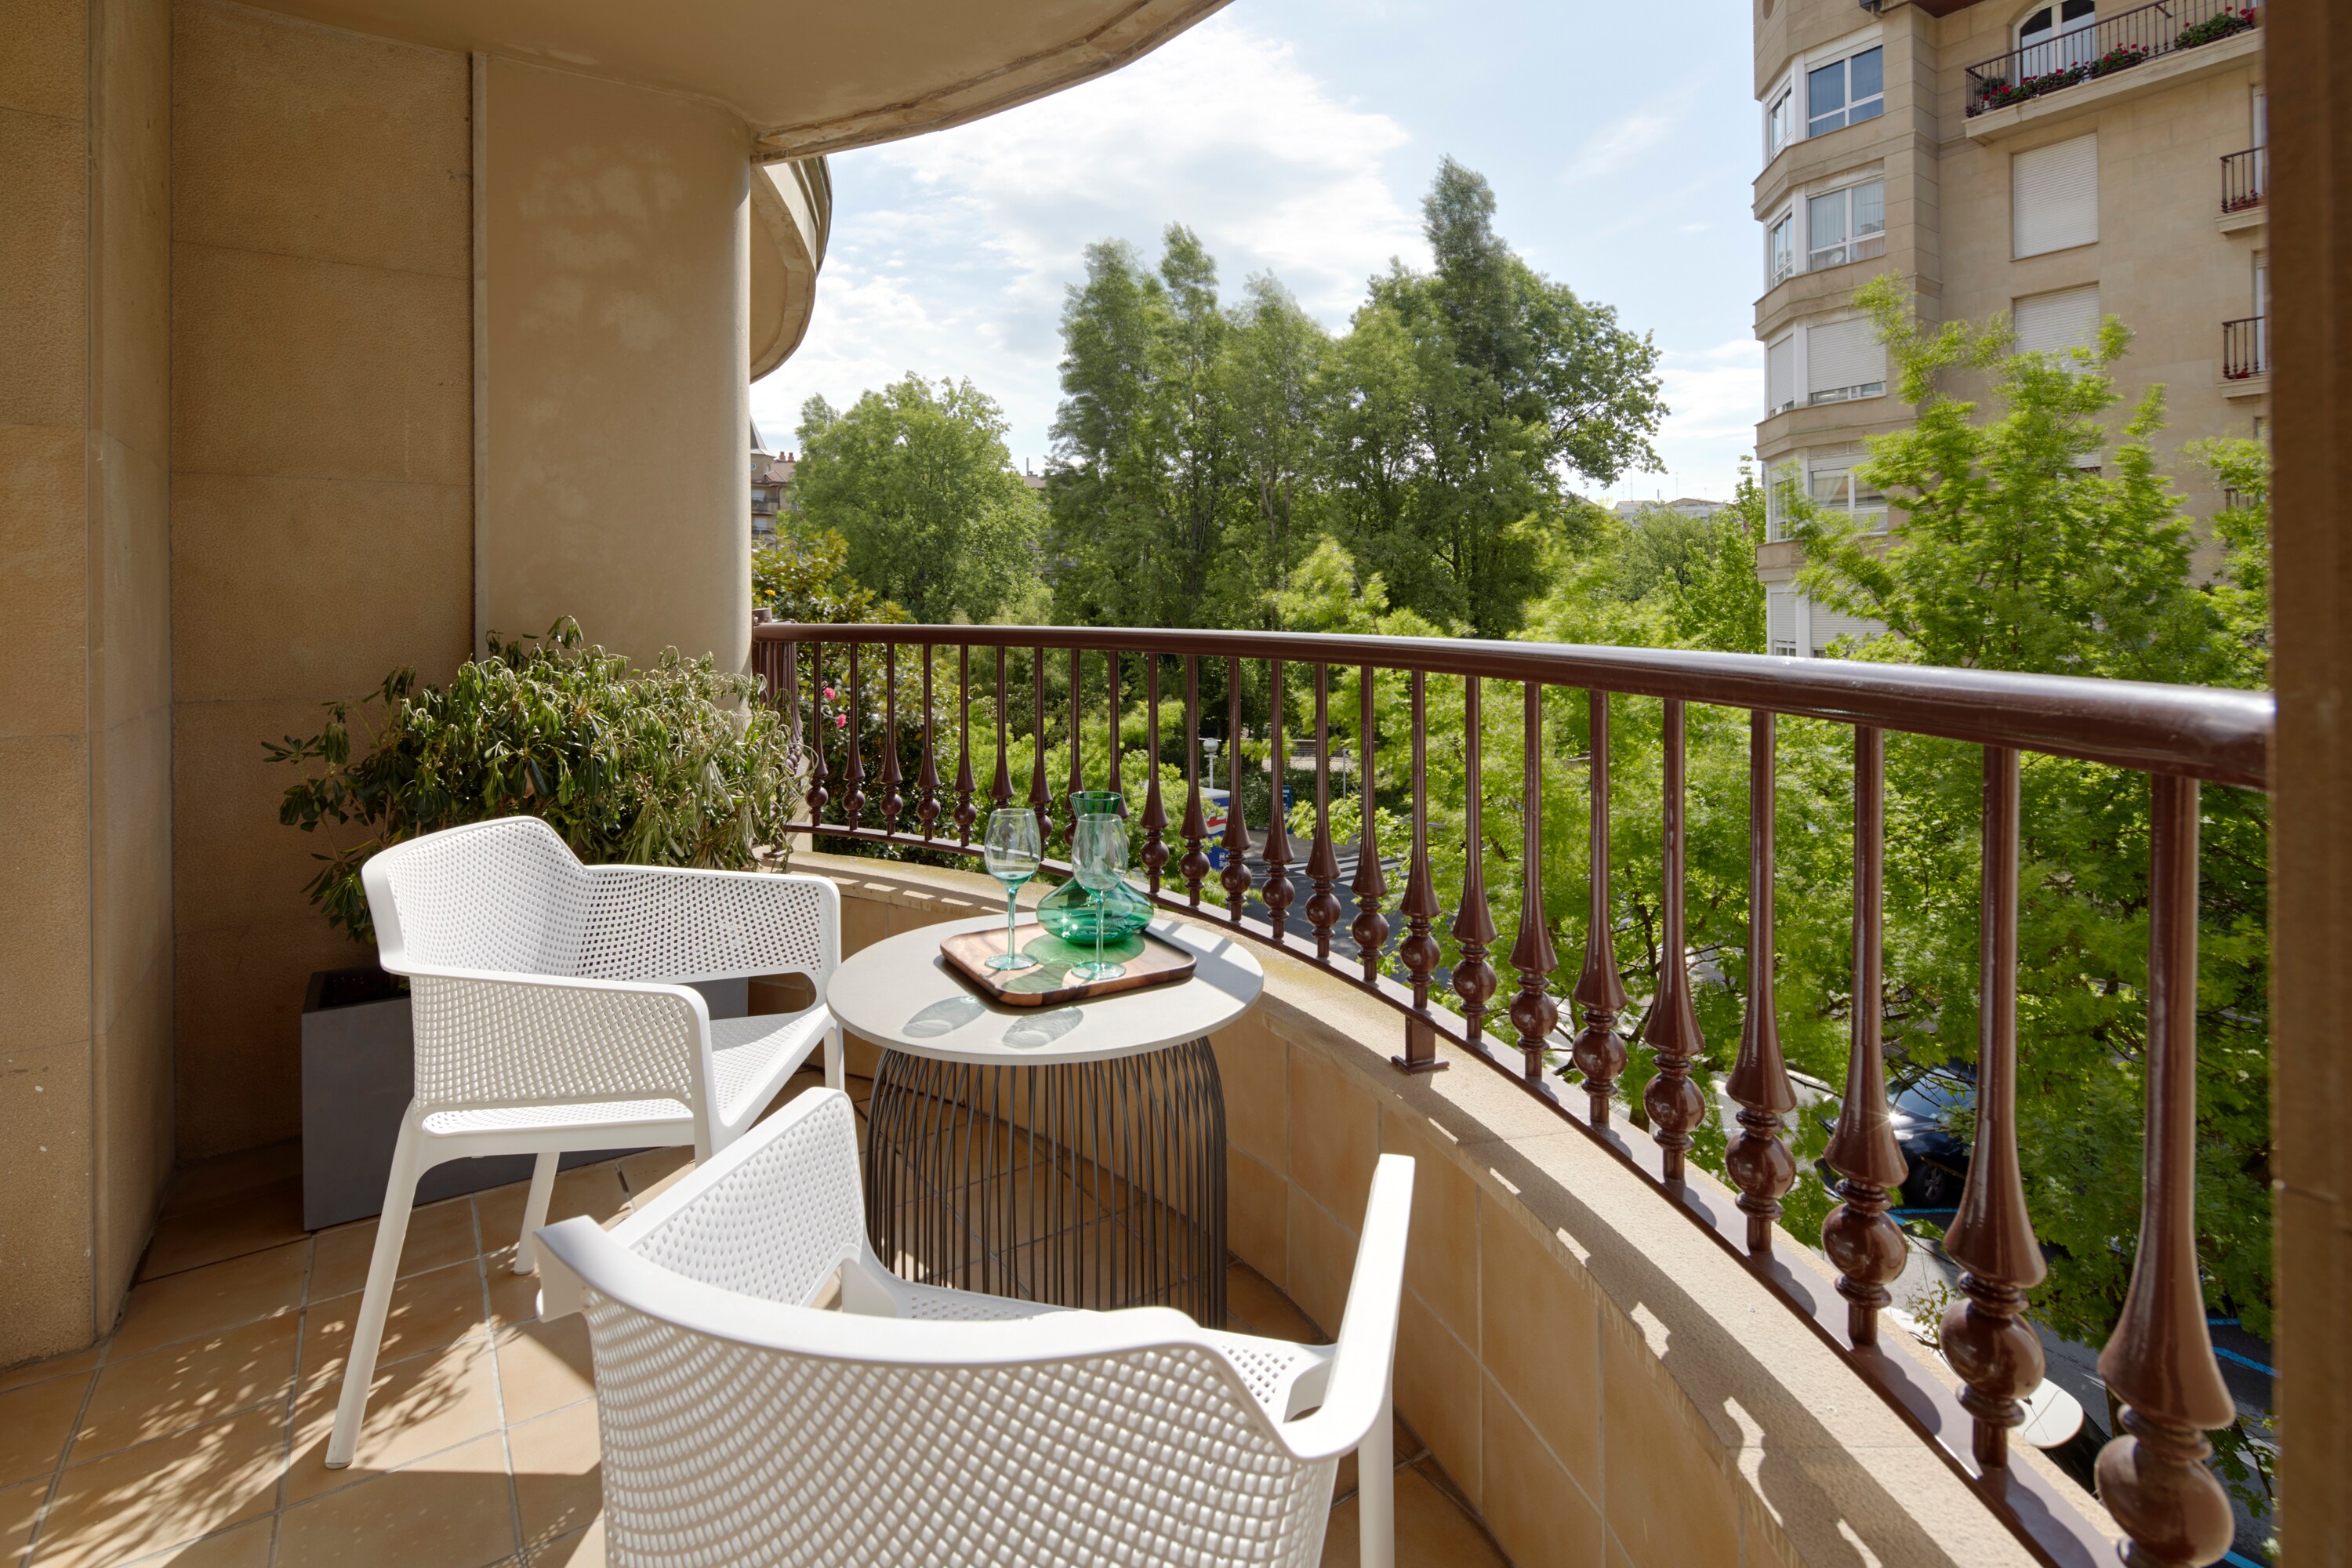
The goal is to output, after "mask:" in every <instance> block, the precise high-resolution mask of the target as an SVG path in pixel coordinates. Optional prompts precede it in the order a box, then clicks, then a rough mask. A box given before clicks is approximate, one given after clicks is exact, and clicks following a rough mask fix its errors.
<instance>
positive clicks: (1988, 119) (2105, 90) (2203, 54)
mask: <svg viewBox="0 0 2352 1568" xmlns="http://www.w3.org/2000/svg"><path fill="white" fill-rule="evenodd" d="M2262 57H2263V30H2262V29H2261V28H2260V27H2256V28H2254V29H2253V30H2252V32H2245V33H2240V34H2238V35H2237V36H2236V37H2228V38H2223V39H2221V40H2220V41H2219V42H2218V43H2210V44H2202V45H2200V46H2199V47H2196V48H2193V49H2181V50H2179V51H2178V52H2176V53H2172V54H2165V55H2158V56H2157V57H2156V58H2154V59H2152V60H2149V61H2147V63H2146V64H2145V65H2137V66H2134V67H2132V68H2130V69H2129V70H2120V71H2116V72H2115V73H2114V74H2113V75H2111V76H2103V77H2095V78H2093V79H2091V80H2089V81H2084V82H2077V83H2075V84H2074V86H2072V87H2064V88H2060V89H2057V90H2056V91H2054V92H2051V93H2047V94H2044V95H2043V96H2042V97H2040V98H2029V99H2027V100H2025V101H2024V102H2022V103H2012V104H2011V105H2009V106H2008V107H2007V108H2005V109H1989V110H1985V111H1984V112H1983V113H1982V114H1979V115H1976V116H1974V117H1973V118H1971V119H1970V120H1969V122H1968V124H1967V126H1966V127H1965V130H1966V132H1967V134H1968V138H1969V141H1971V142H1999V141H2000V140H2002V139H2003V138H2005V137H2010V136H2014V135H2016V134H2017V133H2018V132H2021V131H2028V130H2031V129H2032V128H2033V127H2034V126H2037V125H2052V124H2055V123H2057V122H2058V121H2064V120H2074V119H2076V118H2078V117H2080V116H2082V115H2085V114H2090V113H2093V112H2095V110H2100V109H2103V108H2105V107H2106V106H2107V105H2108V104H2110V103H2112V102H2114V101H2115V100H2116V99H2119V98H2137V97H2139V96H2141V95H2142V94H2145V93H2148V92H2153V91H2155V90H2157V89H2159V88H2167V87H2178V86H2179V85H2180V84H2181V83H2182V82H2187V81H2195V80H2197V79H2199V78H2200V77H2209V76H2218V75H2220V74H2221V72H2223V71H2226V70H2230V69H2232V68H2239V67H2243V66H2245V65H2248V64H2252V65H2256V66H2259V65H2260V64H2261V63H2262Z"/></svg>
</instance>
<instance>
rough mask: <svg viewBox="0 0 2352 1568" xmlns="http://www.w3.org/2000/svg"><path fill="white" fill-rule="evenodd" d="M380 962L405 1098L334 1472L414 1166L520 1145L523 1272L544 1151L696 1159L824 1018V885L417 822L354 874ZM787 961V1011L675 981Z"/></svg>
mask: <svg viewBox="0 0 2352 1568" xmlns="http://www.w3.org/2000/svg"><path fill="white" fill-rule="evenodd" d="M360 874H361V878H362V880H363V881H364V882H365V883H366V886H367V896H368V912H369V914H370V915H371V916H372V917H373V919H374V921H375V931H376V946H377V951H378V954H379V957H380V960H381V962H382V963H383V967H384V968H385V969H387V970H390V971H391V972H392V973H394V974H405V975H407V976H408V977H409V983H410V1008H411V1014H412V1016H413V1018H414V1026H413V1027H414V1030H415V1049H416V1094H415V1099H414V1100H411V1101H410V1102H409V1106H408V1113H407V1115H406V1116H405V1117H404V1119H403V1120H402V1121H401V1124H400V1141H399V1142H398V1144H397V1145H396V1147H395V1149H394V1154H393V1161H392V1177H391V1180H390V1181H389V1182H388V1183H387V1184H386V1185H385V1188H384V1197H383V1218H382V1219H381V1220H380V1221H378V1222H377V1227H376V1239H375V1254H374V1258H373V1261H372V1262H371V1263H370V1264H369V1266H368V1278H367V1291H366V1294H365V1295H364V1296H362V1298H361V1303H360V1316H359V1322H358V1323H357V1325H356V1326H355V1329H354V1332H353V1335H352V1347H351V1354H350V1358H349V1360H348V1361H347V1362H346V1363H345V1365H344V1370H343V1390H342V1402H341V1405H340V1406H338V1408H337V1411H336V1415H335V1428H334V1433H333V1435H332V1436H331V1437H330V1439H329V1440H328V1444H327V1463H328V1465H329V1466H330V1467H334V1468H340V1467H341V1466H344V1465H348V1464H349V1463H351V1459H352V1449H353V1447H354V1446H355V1445H356V1444H357V1443H358V1441H359V1430H360V1421H361V1417H362V1415H363V1414H364V1413H365V1411H366V1408H367V1396H368V1384H369V1382H370V1380H371V1379H372V1378H373V1376H374V1373H375V1356H376V1351H377V1348H378V1346H379V1344H380V1342H381V1341H382V1338H383V1320H384V1313H385V1310H386V1309H387V1308H388V1307H389V1306H390V1304H391V1298H392V1286H393V1280H394V1277H395V1276H396V1275H397V1274H398V1272H399V1263H400V1247H401V1243H402V1241H403V1239H404V1237H405V1236H406V1234H407V1230H408V1214H409V1207H410V1205H411V1204H412V1203H413V1201H414V1200H415V1194H416V1183H417V1179H418V1178H419V1177H421V1176H422V1175H424V1173H425V1172H426V1171H428V1170H431V1169H432V1168H433V1167H434V1166H436V1165H438V1164H440V1163H443V1162H445V1161H448V1160H458V1159H465V1158H467V1157H469V1156H473V1155H480V1154H534V1155H536V1156H538V1159H537V1161H536V1163H534V1164H533V1166H532V1169H531V1178H530V1197H529V1199H528V1200H527V1202H526V1204H525V1205H524V1215H523V1223H522V1234H521V1236H520V1239H519V1242H518V1244H517V1246H516V1247H515V1258H514V1270H515V1272H516V1273H518V1274H528V1273H530V1271H531V1269H532V1268H533V1267H534V1266H535V1263H536V1257H535V1248H534V1245H533V1240H532V1237H533V1235H534V1233H535V1232H537V1231H538V1229H539V1228H540V1227H541V1226H542V1225H544V1224H545V1223H546V1222H547V1205H548V1200H549V1198H550V1197H551V1194H553V1192H554V1188H555V1172H556V1164H557V1162H558V1160H559V1159H560V1157H561V1156H562V1154H564V1153H565V1152H569V1151H572V1150H576V1149H624V1148H633V1147H637V1146H640V1145H656V1146H662V1145H677V1144H688V1143H690V1144H692V1145H693V1146H694V1152H695V1154H696V1156H697V1157H698V1158H700V1159H708V1158H709V1156H710V1155H712V1154H713V1153H715V1152H718V1151H719V1150H720V1149H723V1148H725V1147H726V1146H727V1145H728V1144H729V1143H730V1142H733V1140H734V1139H735V1137H736V1135H737V1134H739V1133H740V1132H741V1131H743V1130H744V1129H745V1128H747V1127H749V1126H751V1123H752V1121H754V1120H756V1119H757V1118H758V1116H759V1114H760V1112H761V1111H762V1110H765V1109H766V1108H767V1106H768V1104H769V1102H770V1101H771V1100H773V1099H774V1098H775V1095H776V1092H777V1090H778V1089H782V1087H783V1083H784V1080H785V1079H789V1078H790V1077H792V1075H793V1073H794V1072H796V1071H798V1070H799V1068H800V1067H801V1065H802V1064H803V1062H805V1061H807V1060H808V1058H809V1057H810V1055H811V1054H812V1053H813V1052H814V1051H815V1050H816V1048H817V1047H819V1046H820V1045H822V1046H823V1047H824V1075H825V1082H826V1083H828V1084H830V1085H832V1086H833V1087H834V1088H835V1089H838V1088H840V1087H841V1082H842V1058H841V1030H840V1028H839V1026H836V1025H835V1023H834V1021H833V1015H832V1014H831V1013H830V1012H828V1011H827V1010H826V1009H825V1006H824V1003H823V1001H822V1000H821V998H822V997H823V996H824V985H825V981H826V980H827V979H828V978H829V977H830V976H831V975H832V973H833V970H834V967H835V965H836V964H837V963H840V962H841V894H840V891H839V889H836V888H835V887H834V885H833V884H832V883H831V882H829V881H826V880H825V879H823V878H821V877H793V876H778V875H772V874H768V873H762V872H744V871H693V870H678V869H673V868H658V867H651V866H583V865H582V864H581V863H580V862H579V860H578V859H577V858H574V857H573V855H572V851H571V849H570V848H569V847H567V846H566V845H565V844H564V842H563V840H562V838H561V837H558V836H557V835H556V832H555V830H554V829H553V828H551V827H550V826H548V825H547V824H546V823H544V822H541V821H540V820H539V819H538V818H537V817H530V816H515V817H505V818H501V819H499V820H498V821H496V822H483V823H476V824H473V825H472V826H466V827H453V828H450V829H448V830H447V831H446V832H441V833H431V834H426V835H425V836H424V837H420V838H414V839H411V840H409V841H408V842H407V843H405V844H402V845H398V846H396V847H394V848H391V849H387V850H385V851H384V852H383V854H381V855H378V856H376V857H374V858H373V859H371V860H369V861H368V863H367V864H366V865H365V866H364V867H362V868H361V873H360ZM786 973H797V974H804V975H807V976H808V977H809V979H810V980H811V981H812V982H813V983H814V985H815V987H816V994H817V995H818V997H819V998H820V1000H819V1001H818V1002H817V1003H816V1005H814V1006H810V1007H807V1008H803V1010H801V1011H800V1012H797V1013H785V1014H769V1015H762V1016H753V1017H747V1018H721V1019H718V1020H713V1019H712V1018H711V1016H710V1009H709V1005H708V1004H707V1003H706V1002H705V1001H704V1000H703V997H702V995H701V994H700V993H699V992H698V991H696V990H694V989H693V988H692V987H691V986H689V985H688V984H686V982H688V981H698V980H734V979H742V978H747V977H750V976H754V975H767V974H786Z"/></svg>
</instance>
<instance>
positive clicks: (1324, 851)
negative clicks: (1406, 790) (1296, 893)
mask: <svg viewBox="0 0 2352 1568" xmlns="http://www.w3.org/2000/svg"><path fill="white" fill-rule="evenodd" d="M1338 880H1339V851H1338V850H1336V849H1334V848H1332V847H1331V667H1330V666H1329V665H1328V664H1318V665H1317V666H1316V667H1315V842H1314V843H1313V844H1312V845H1310V846H1308V847H1307V882H1308V883H1309V884H1310V885H1311V886H1312V887H1313V889H1314V891H1312V892H1310V893H1308V894H1307V924H1309V925H1311V926H1313V927H1314V928H1315V956H1316V957H1318V958H1319V959H1321V960H1323V961H1324V962H1325V963H1329V962H1330V960H1331V931H1332V928H1333V927H1335V926H1337V925H1338V924H1339V908H1340V906H1339V894H1337V893H1335V892H1333V891H1332V890H1331V887H1332V884H1333V883H1335V882H1337V881H1338Z"/></svg>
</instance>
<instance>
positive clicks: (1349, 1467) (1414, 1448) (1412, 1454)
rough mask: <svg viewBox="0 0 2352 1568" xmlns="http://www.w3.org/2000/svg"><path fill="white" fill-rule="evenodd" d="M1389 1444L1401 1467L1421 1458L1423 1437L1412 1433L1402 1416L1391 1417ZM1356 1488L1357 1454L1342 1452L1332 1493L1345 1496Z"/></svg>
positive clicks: (1335, 1495) (1332, 1484)
mask: <svg viewBox="0 0 2352 1568" xmlns="http://www.w3.org/2000/svg"><path fill="white" fill-rule="evenodd" d="M1389 1444H1390V1451H1391V1453H1393V1454H1394V1455H1395V1456H1396V1458H1395V1462H1396V1464H1397V1465H1399V1466H1400V1467H1402V1466H1404V1465H1409V1464H1411V1463H1412V1461H1413V1460H1415V1459H1417V1458H1421V1439H1420V1438H1418V1437H1416V1436H1413V1435H1412V1427H1410V1426H1406V1425H1405V1424H1404V1422H1403V1420H1402V1418H1399V1417H1396V1416H1391V1417H1390V1418H1389ZM1355 1489H1356V1456H1355V1455H1353V1454H1342V1455H1340V1456H1339V1479H1338V1480H1336V1481H1333V1482H1332V1483H1331V1495H1332V1496H1333V1497H1335V1498H1344V1497H1346V1496H1347V1495H1348V1494H1349V1492H1351V1491H1354V1490H1355Z"/></svg>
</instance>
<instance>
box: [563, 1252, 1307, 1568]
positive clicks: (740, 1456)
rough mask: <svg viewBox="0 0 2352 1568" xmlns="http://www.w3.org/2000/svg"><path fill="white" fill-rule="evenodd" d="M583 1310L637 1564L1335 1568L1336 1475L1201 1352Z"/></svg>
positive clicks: (608, 1456)
mask: <svg viewBox="0 0 2352 1568" xmlns="http://www.w3.org/2000/svg"><path fill="white" fill-rule="evenodd" d="M585 1306H586V1310H587V1314H588V1322H589V1330H590V1335H591V1338H592V1340H593V1345H594V1350H595V1358H596V1395H597V1414H598V1419H599V1422H600V1424H601V1426H602V1431H603V1438H604V1457H603V1465H604V1505H605V1529H606V1531H607V1535H608V1539H609V1540H610V1542H611V1543H612V1545H613V1547H614V1560H615V1561H617V1562H622V1563H632V1564H647V1565H655V1564H658V1565H661V1568H671V1565H676V1568H687V1565H688V1564H694V1565H696V1568H702V1565H706V1564H713V1563H730V1564H736V1563H758V1564H769V1563H774V1564H784V1563H790V1564H808V1565H810V1568H815V1565H817V1564H827V1565H830V1564H835V1563H843V1564H859V1565H864V1564H871V1565H873V1568H901V1565H903V1564H907V1563H941V1564H950V1563H953V1564H961V1563H1022V1564H1052V1565H1057V1568H1058V1565H1066V1568H1093V1565H1094V1564H1098V1563H1122V1564H1129V1565H1134V1568H1153V1565H1160V1564H1168V1565H1171V1568H1173V1565H1175V1564H1186V1565H1197V1568H1206V1565H1209V1564H1227V1563H1247V1564H1271V1565H1277V1568H1312V1565H1313V1564H1314V1563H1316V1562H1317V1560H1318V1557H1319V1556H1320V1552H1321V1547H1322V1540H1323V1527H1324V1523H1325V1521H1326V1519H1327V1518H1328V1510H1329V1508H1330V1501H1331V1485H1332V1480H1333V1477H1334V1475H1335V1473H1336V1471H1337V1469H1338V1463H1339V1462H1338V1460H1337V1459H1336V1458H1334V1459H1326V1460H1321V1461H1316V1462H1307V1461H1301V1460H1299V1459H1297V1458H1294V1457H1293V1456H1292V1455H1291V1454H1290V1453H1289V1452H1288V1451H1287V1450H1286V1448H1284V1447H1283V1446H1282V1445H1281V1443H1280V1442H1279V1441H1277V1440H1276V1437H1275V1436H1273V1434H1272V1433H1271V1432H1270V1431H1268V1430H1267V1429H1266V1427H1265V1425H1264V1417H1263V1415H1261V1414H1260V1413H1259V1412H1258V1411H1257V1410H1256V1407H1255V1405H1254V1403H1253V1402H1252V1401H1251V1399H1250V1397H1249V1395H1248V1394H1247V1392H1246V1391H1244V1389H1243V1388H1242V1386H1241V1384H1240V1383H1239V1382H1238V1381H1237V1380H1236V1379H1235V1377H1234V1373H1233V1371H1232V1369H1231V1368H1230V1367H1229V1366H1227V1365H1225V1364H1224V1363H1223V1359H1222V1358H1221V1357H1219V1356H1218V1355H1217V1354H1216V1352H1213V1351H1212V1350H1210V1349H1208V1348H1207V1347H1206V1346H1204V1345H1199V1344H1186V1343H1175V1344H1158V1345H1151V1346H1148V1347H1145V1348H1140V1349H1133V1350H1124V1351H1118V1352H1113V1353H1107V1354H1097V1355H1090V1356H1072V1357H1070V1358H1068V1359H1066V1360H1031V1361H1025V1362H1009V1363H998V1364H988V1363H976V1362H974V1360H973V1359H972V1358H971V1356H970V1355H968V1354H960V1355H956V1356H953V1357H952V1358H950V1357H949V1356H947V1355H945V1354H943V1355H942V1360H943V1361H950V1360H951V1361H961V1363H962V1364H952V1363H950V1364H939V1365H925V1364H912V1365H909V1364H896V1363H894V1364H874V1363H866V1362H859V1361H855V1360H847V1359H833V1358H829V1357H825V1356H821V1355H814V1354H806V1353H800V1352H792V1351H783V1350H776V1349H771V1348H764V1347H759V1346H753V1345H749V1344H744V1343H741V1342H737V1341H734V1340H730V1339H725V1338H720V1337H718V1336H716V1335H711V1334H705V1333H700V1332H698V1331H694V1330H691V1329H688V1328H684V1327H681V1326H679V1325H677V1324H675V1323H671V1322H668V1321H664V1320H662V1319H660V1318H657V1317H654V1316H651V1315H649V1314H646V1313H643V1312H639V1311H637V1310H634V1309H632V1308H630V1307H627V1306H625V1305H623V1304H621V1303H620V1302H618V1301H615V1300H612V1299H610V1298H608V1297H605V1296H604V1295H602V1294H600V1293H599V1292H598V1291H597V1290H595V1289H594V1288H593V1286H592V1287H590V1288H589V1289H587V1291H586V1292H585ZM787 1310H788V1311H793V1312H795V1313H798V1312H807V1313H808V1315H810V1316H812V1317H814V1316H818V1315H819V1314H817V1313H815V1312H814V1310H810V1309H787ZM1042 1321H1051V1320H1042ZM994 1327H995V1326H993V1325H992V1326H991V1331H992V1330H993V1329H994ZM892 1328H893V1330H894V1331H896V1332H898V1333H900V1334H905V1335H918V1336H919V1335H922V1334H927V1333H928V1334H932V1335H940V1336H955V1338H954V1339H953V1340H949V1339H942V1340H941V1342H940V1343H941V1346H942V1349H943V1351H944V1350H945V1347H946V1346H948V1345H949V1344H950V1343H955V1344H961V1345H968V1344H969V1342H970V1341H969V1338H968V1336H971V1335H972V1334H974V1333H976V1332H982V1330H979V1329H975V1328H974V1327H973V1326H971V1325H962V1324H954V1325H950V1324H930V1323H897V1324H893V1325H892Z"/></svg>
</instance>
